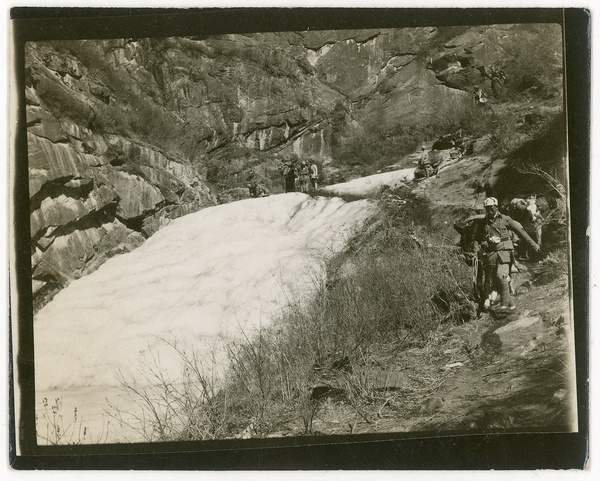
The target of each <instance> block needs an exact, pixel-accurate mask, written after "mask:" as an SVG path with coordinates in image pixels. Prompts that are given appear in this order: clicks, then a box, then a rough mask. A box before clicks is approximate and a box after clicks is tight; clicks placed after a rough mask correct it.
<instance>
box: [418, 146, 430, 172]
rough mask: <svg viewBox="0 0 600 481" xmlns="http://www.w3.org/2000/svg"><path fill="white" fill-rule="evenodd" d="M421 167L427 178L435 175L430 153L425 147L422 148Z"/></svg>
mask: <svg viewBox="0 0 600 481" xmlns="http://www.w3.org/2000/svg"><path fill="white" fill-rule="evenodd" d="M419 167H420V168H421V169H422V170H423V171H424V172H425V177H430V176H431V174H432V173H433V169H432V167H431V162H430V161H429V152H427V150H426V148H425V146H424V145H422V146H421V158H420V159H419Z"/></svg>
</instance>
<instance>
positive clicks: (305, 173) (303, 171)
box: [298, 161, 310, 194]
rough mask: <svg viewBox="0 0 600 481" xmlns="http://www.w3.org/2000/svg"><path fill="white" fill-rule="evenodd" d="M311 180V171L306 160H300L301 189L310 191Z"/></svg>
mask: <svg viewBox="0 0 600 481" xmlns="http://www.w3.org/2000/svg"><path fill="white" fill-rule="evenodd" d="M309 181H310V171H309V168H308V165H306V162H305V161H302V162H300V168H299V169H298V182H299V183H300V191H301V192H304V193H305V194H307V193H308V183H309Z"/></svg>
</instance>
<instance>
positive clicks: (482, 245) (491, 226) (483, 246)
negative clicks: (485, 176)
mask: <svg viewBox="0 0 600 481" xmlns="http://www.w3.org/2000/svg"><path fill="white" fill-rule="evenodd" d="M483 206H484V207H485V210H486V215H485V217H483V218H482V219H480V220H476V222H478V226H477V228H476V229H475V235H474V242H473V253H474V254H476V255H477V254H480V258H481V259H482V263H483V275H484V278H483V279H482V282H483V283H484V286H485V287H484V291H485V293H486V294H487V293H488V291H489V287H490V286H493V287H494V288H495V289H496V291H497V292H498V293H499V294H500V307H499V310H500V311H507V310H510V311H512V310H514V309H515V308H516V305H515V302H514V299H513V297H512V294H511V292H510V287H509V283H510V274H511V268H512V266H513V264H514V262H515V260H514V249H515V247H514V244H513V240H512V239H513V237H512V233H515V234H517V235H518V236H519V237H520V238H521V239H523V240H524V241H526V242H527V243H528V244H529V245H530V246H531V247H532V248H533V250H535V251H536V252H539V250H540V246H539V245H538V244H537V243H536V242H535V241H534V240H533V239H532V238H531V237H529V235H528V234H527V232H525V230H524V229H523V227H522V226H521V224H519V223H518V222H515V221H514V220H513V219H512V218H510V217H509V216H507V215H504V214H501V213H500V212H499V210H498V200H497V199H496V198H495V197H488V198H487V199H485V201H484V203H483ZM485 297H487V296H485Z"/></svg>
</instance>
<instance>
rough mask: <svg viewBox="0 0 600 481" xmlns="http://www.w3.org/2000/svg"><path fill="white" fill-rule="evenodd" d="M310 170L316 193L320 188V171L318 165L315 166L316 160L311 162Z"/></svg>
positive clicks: (312, 184) (311, 182) (313, 188)
mask: <svg viewBox="0 0 600 481" xmlns="http://www.w3.org/2000/svg"><path fill="white" fill-rule="evenodd" d="M309 169H310V184H311V187H312V190H313V191H315V190H317V189H318V188H319V187H318V181H319V169H318V167H317V164H315V161H314V160H311V161H310V162H309Z"/></svg>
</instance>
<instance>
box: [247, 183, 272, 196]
mask: <svg viewBox="0 0 600 481" xmlns="http://www.w3.org/2000/svg"><path fill="white" fill-rule="evenodd" d="M248 191H249V192H250V196H251V197H254V198H256V197H267V196H268V195H269V190H268V189H267V188H266V187H265V186H264V184H263V183H262V182H260V181H257V180H255V179H253V180H252V181H251V182H250V183H249V184H248Z"/></svg>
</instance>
